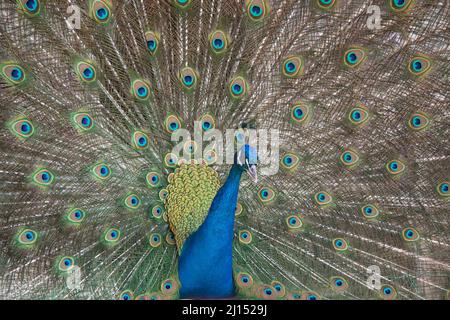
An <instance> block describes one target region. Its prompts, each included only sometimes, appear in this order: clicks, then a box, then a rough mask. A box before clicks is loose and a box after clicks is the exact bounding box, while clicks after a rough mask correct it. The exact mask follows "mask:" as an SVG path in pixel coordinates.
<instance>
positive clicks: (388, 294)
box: [380, 285, 397, 300]
mask: <svg viewBox="0 0 450 320" xmlns="http://www.w3.org/2000/svg"><path fill="white" fill-rule="evenodd" d="M380 294H381V297H382V298H383V299H386V300H392V299H395V297H396V296H397V291H396V290H395V289H394V288H393V287H392V286H389V285H384V286H382V287H381V289H380Z"/></svg>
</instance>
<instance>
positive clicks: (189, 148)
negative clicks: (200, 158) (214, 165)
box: [183, 140, 197, 155]
mask: <svg viewBox="0 0 450 320" xmlns="http://www.w3.org/2000/svg"><path fill="white" fill-rule="evenodd" d="M196 150H197V143H196V142H195V141H194V140H189V141H186V142H185V143H184V146H183V151H184V152H185V153H186V154H189V155H191V154H194V153H195V151H196Z"/></svg>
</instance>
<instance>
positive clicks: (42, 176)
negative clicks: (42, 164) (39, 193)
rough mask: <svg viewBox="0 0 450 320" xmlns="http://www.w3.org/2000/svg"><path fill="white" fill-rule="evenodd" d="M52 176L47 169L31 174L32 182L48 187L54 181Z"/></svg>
mask: <svg viewBox="0 0 450 320" xmlns="http://www.w3.org/2000/svg"><path fill="white" fill-rule="evenodd" d="M54 178H55V177H54V175H53V173H51V172H50V171H49V170H47V169H39V170H37V171H36V172H35V173H34V174H33V181H34V182H35V183H36V184H38V185H40V186H49V185H51V184H52V183H53V181H54Z"/></svg>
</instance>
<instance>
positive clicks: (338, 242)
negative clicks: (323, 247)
mask: <svg viewBox="0 0 450 320" xmlns="http://www.w3.org/2000/svg"><path fill="white" fill-rule="evenodd" d="M333 247H334V249H335V250H336V251H345V250H347V249H348V244H347V241H345V240H344V239H342V238H336V239H333Z"/></svg>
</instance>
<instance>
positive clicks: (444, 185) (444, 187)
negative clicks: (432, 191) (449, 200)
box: [437, 181, 449, 197]
mask: <svg viewBox="0 0 450 320" xmlns="http://www.w3.org/2000/svg"><path fill="white" fill-rule="evenodd" d="M448 184H449V183H448V182H447V181H444V182H441V183H439V184H438V185H437V192H438V193H439V195H441V196H443V197H448V196H449V192H448Z"/></svg>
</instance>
